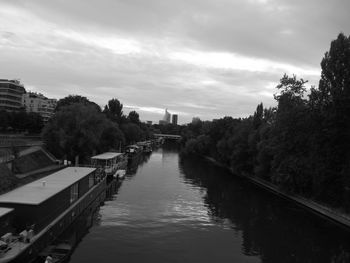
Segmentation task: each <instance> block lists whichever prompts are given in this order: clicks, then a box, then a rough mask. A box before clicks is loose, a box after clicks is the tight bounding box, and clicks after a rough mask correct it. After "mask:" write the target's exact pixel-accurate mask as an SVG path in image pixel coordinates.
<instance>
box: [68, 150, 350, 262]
mask: <svg viewBox="0 0 350 263" xmlns="http://www.w3.org/2000/svg"><path fill="white" fill-rule="evenodd" d="M70 262H71V263H89V262H91V263H105V262H118V263H119V262H120V263H124V262H128V263H132V262H152V263H153V262H162V263H163V262H181V263H185V262H234V263H240V262H271V263H286V262H350V235H349V233H346V232H345V231H344V230H343V229H341V228H338V227H335V226H333V225H332V224H329V223H327V222H325V221H323V220H321V219H319V218H317V217H315V216H314V215H312V214H309V213H308V212H305V211H304V210H302V209H301V208H299V207H297V206H295V205H293V204H291V203H289V202H287V201H285V200H281V199H280V198H278V197H276V196H274V195H272V194H270V193H267V192H265V190H262V189H259V188H257V187H256V186H254V185H252V184H250V183H248V182H246V181H244V180H242V179H240V178H236V177H234V176H232V175H230V174H228V173H227V172H226V171H224V170H222V169H220V168H218V167H215V166H213V165H212V164H210V163H208V162H206V161H203V160H199V159H181V158H180V157H179V154H178V152H177V150H176V149H172V148H167V147H164V148H163V149H159V150H157V151H155V152H153V153H152V155H151V156H150V157H149V159H146V160H145V162H144V163H143V164H141V165H140V166H139V167H138V169H137V170H136V169H134V170H133V172H132V174H129V175H127V177H126V179H125V180H124V181H123V182H122V184H121V186H120V188H119V190H118V193H116V194H115V195H114V196H113V198H111V199H110V200H108V201H106V202H105V205H104V206H102V207H101V208H100V209H99V211H98V214H97V216H96V217H95V221H94V224H93V226H92V227H91V228H90V229H89V233H88V234H87V235H85V236H84V238H83V239H82V240H81V242H80V243H79V244H78V246H77V247H76V249H75V251H74V253H73V255H72V256H71V259H70Z"/></svg>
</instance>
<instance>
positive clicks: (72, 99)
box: [55, 95, 101, 112]
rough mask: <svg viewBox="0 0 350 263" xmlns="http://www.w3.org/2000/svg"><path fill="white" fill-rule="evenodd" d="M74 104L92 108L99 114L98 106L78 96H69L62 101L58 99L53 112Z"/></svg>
mask: <svg viewBox="0 0 350 263" xmlns="http://www.w3.org/2000/svg"><path fill="white" fill-rule="evenodd" d="M75 103H79V104H83V105H91V106H93V107H94V108H95V109H96V110H97V111H98V112H101V108H100V106H98V105H97V104H96V103H95V102H92V101H90V100H89V99H87V98H86V97H83V96H80V95H69V96H67V97H64V98H63V99H60V100H59V101H58V102H57V106H56V109H55V111H59V110H60V109H61V108H62V107H64V106H69V105H72V104H75Z"/></svg>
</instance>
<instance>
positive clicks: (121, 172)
mask: <svg viewBox="0 0 350 263" xmlns="http://www.w3.org/2000/svg"><path fill="white" fill-rule="evenodd" d="M125 174H126V171H125V170H118V171H117V172H116V173H115V174H114V178H118V179H123V178H124V177H125Z"/></svg>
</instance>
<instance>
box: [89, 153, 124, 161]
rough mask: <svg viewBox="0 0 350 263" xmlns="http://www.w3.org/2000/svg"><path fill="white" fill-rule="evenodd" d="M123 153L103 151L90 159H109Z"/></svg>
mask: <svg viewBox="0 0 350 263" xmlns="http://www.w3.org/2000/svg"><path fill="white" fill-rule="evenodd" d="M122 154H123V153H116V152H105V153H102V154H99V155H95V156H93V157H91V159H96V160H109V159H113V158H115V157H118V156H119V155H122Z"/></svg>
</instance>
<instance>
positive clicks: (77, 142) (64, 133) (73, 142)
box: [43, 103, 113, 162]
mask: <svg viewBox="0 0 350 263" xmlns="http://www.w3.org/2000/svg"><path fill="white" fill-rule="evenodd" d="M111 126H113V124H112V123H111V122H110V121H109V120H107V118H106V117H105V116H104V114H102V113H100V112H98V111H97V109H96V107H95V106H94V105H92V104H87V105H84V104H79V103H74V104H71V105H68V106H64V107H61V108H60V110H59V111H58V112H56V114H55V115H54V116H53V117H52V118H51V119H50V121H49V122H48V124H47V125H46V127H45V128H44V131H43V139H44V141H45V144H46V146H47V148H48V150H49V151H51V152H52V153H53V154H54V155H55V156H56V157H58V158H62V157H64V156H67V159H68V160H70V161H74V158H75V156H77V155H78V156H79V157H80V160H81V161H82V162H84V161H86V160H87V158H88V157H89V156H91V154H92V153H93V152H95V151H99V150H100V148H101V147H100V143H101V137H102V134H103V132H104V130H105V129H107V128H109V127H111ZM106 137H107V136H106Z"/></svg>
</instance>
